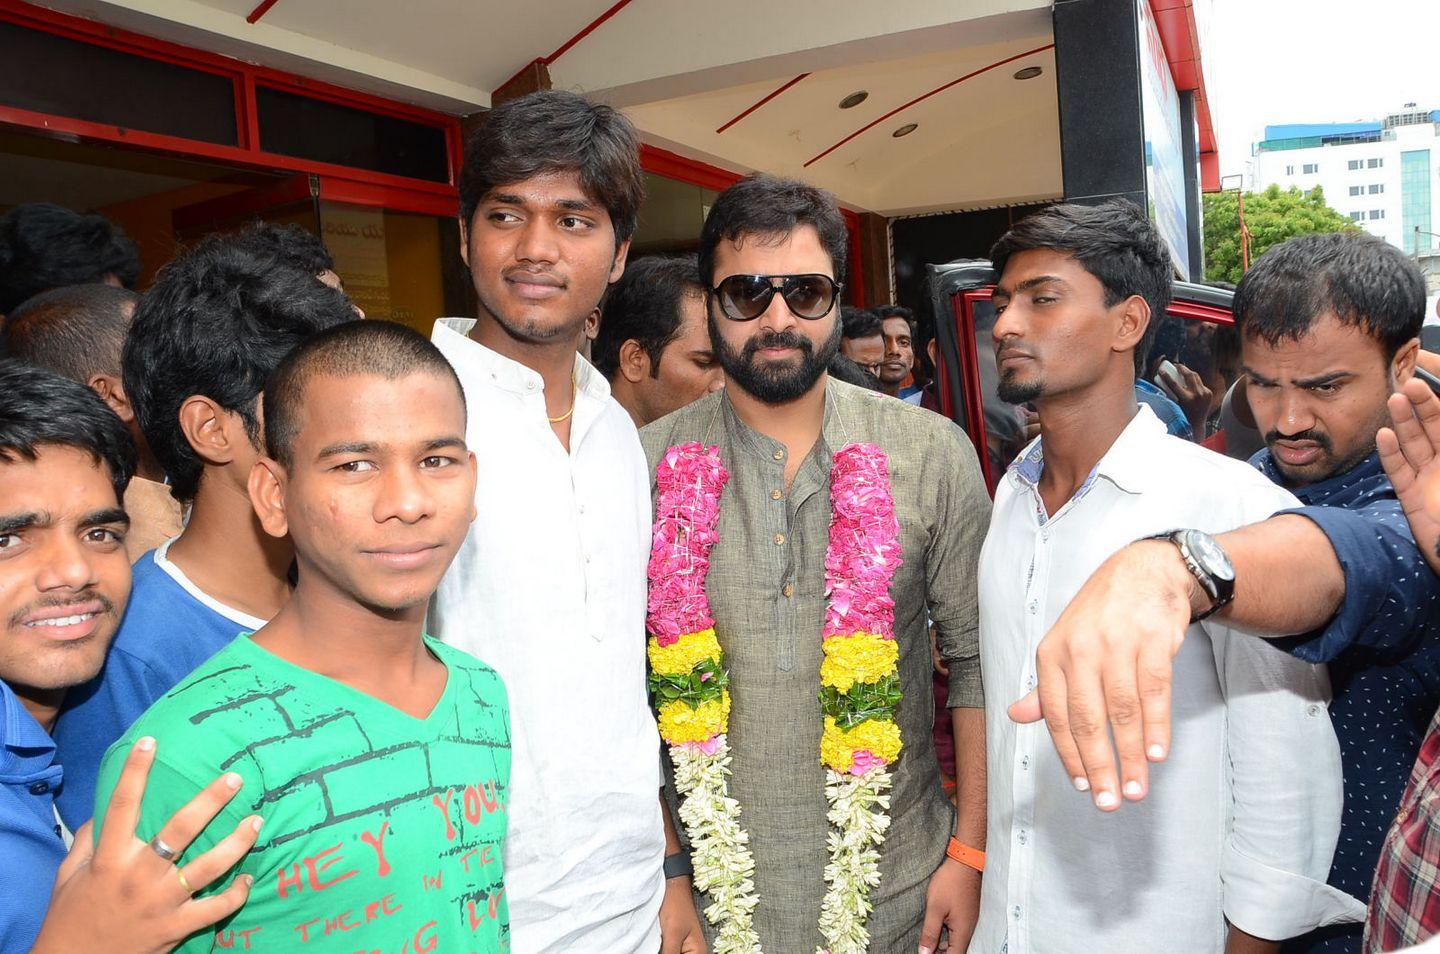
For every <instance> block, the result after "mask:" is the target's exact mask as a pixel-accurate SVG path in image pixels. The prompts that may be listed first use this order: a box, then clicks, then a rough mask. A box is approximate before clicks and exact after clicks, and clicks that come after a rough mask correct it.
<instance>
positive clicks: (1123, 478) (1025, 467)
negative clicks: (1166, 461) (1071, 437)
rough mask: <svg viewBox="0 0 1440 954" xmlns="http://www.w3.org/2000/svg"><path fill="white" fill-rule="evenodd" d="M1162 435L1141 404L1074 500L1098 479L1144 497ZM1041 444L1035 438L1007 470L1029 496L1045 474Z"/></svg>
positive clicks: (1157, 422) (1161, 426) (1158, 424)
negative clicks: (1100, 478) (1103, 479)
mask: <svg viewBox="0 0 1440 954" xmlns="http://www.w3.org/2000/svg"><path fill="white" fill-rule="evenodd" d="M1165 434H1166V430H1165V425H1164V424H1163V423H1161V421H1160V419H1159V418H1157V417H1156V416H1155V413H1154V412H1153V411H1151V410H1150V408H1148V407H1146V406H1144V405H1143V404H1142V405H1141V406H1140V409H1139V411H1138V412H1136V414H1135V416H1134V417H1133V418H1131V419H1130V423H1129V424H1126V425H1125V429H1124V430H1123V431H1121V432H1120V436H1119V437H1117V438H1116V439H1115V443H1113V444H1111V445H1110V449H1109V450H1107V451H1106V452H1105V455H1104V456H1103V457H1101V458H1100V460H1099V462H1098V463H1096V465H1095V468H1094V469H1093V470H1091V471H1090V476H1088V477H1086V478H1085V482H1084V483H1083V484H1081V485H1080V490H1079V491H1078V492H1077V493H1076V494H1075V499H1077V500H1078V499H1079V498H1080V497H1083V496H1084V495H1085V493H1086V492H1087V491H1088V490H1089V489H1090V487H1091V486H1092V485H1093V484H1094V483H1095V480H1096V479H1097V478H1099V477H1104V478H1105V479H1106V480H1108V481H1110V483H1112V484H1114V485H1115V486H1116V487H1118V488H1119V489H1121V490H1123V491H1125V492H1126V493H1130V494H1141V493H1144V492H1145V490H1146V489H1147V488H1148V487H1149V486H1150V485H1151V478H1152V475H1153V473H1154V469H1155V468H1154V467H1153V463H1154V459H1155V457H1154V455H1155V454H1156V452H1157V449H1156V447H1155V440H1156V438H1160V437H1164V436H1165ZM1043 441H1044V437H1037V438H1035V440H1034V441H1033V442H1032V443H1031V444H1030V446H1029V447H1027V448H1025V450H1024V451H1022V452H1021V454H1020V456H1019V457H1017V458H1016V459H1015V462H1014V463H1013V464H1011V465H1010V467H1009V473H1010V475H1011V479H1012V480H1014V481H1015V482H1016V484H1017V485H1019V486H1021V487H1024V488H1026V489H1028V490H1030V491H1032V492H1033V491H1034V490H1035V489H1036V488H1037V487H1038V485H1039V483H1040V475H1041V474H1042V473H1044V470H1045V451H1044V447H1043V446H1042V445H1043Z"/></svg>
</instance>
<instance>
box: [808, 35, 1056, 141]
mask: <svg viewBox="0 0 1440 954" xmlns="http://www.w3.org/2000/svg"><path fill="white" fill-rule="evenodd" d="M1053 49H1055V44H1054V43H1047V44H1045V45H1044V46H1037V47H1035V49H1033V50H1026V51H1025V52H1024V53H1016V54H1015V55H1014V56H1007V57H1006V58H1005V59H1003V60H997V61H996V62H994V63H991V64H990V65H989V66H982V67H980V69H978V70H975V71H973V72H970V73H966V74H965V75H964V76H962V77H960V78H959V79H953V80H951V81H950V82H948V83H946V84H945V85H944V86H937V87H935V88H934V89H932V90H931V91H930V92H928V93H924V94H922V95H920V96H916V97H915V98H914V99H912V100H910V102H908V103H905V104H904V105H903V106H896V107H895V108H894V109H892V110H890V112H888V113H886V114H885V115H884V116H881V117H880V118H879V119H876V120H874V121H872V122H869V123H866V124H865V125H864V126H861V127H860V128H859V129H857V130H855V131H854V132H853V133H851V134H850V135H848V136H846V137H845V138H844V139H842V140H840V141H839V142H837V143H836V144H835V145H833V146H831V147H830V148H829V149H826V150H825V151H824V152H822V153H820V154H819V155H818V156H815V157H814V158H812V159H810V160H809V161H808V162H806V163H805V168H807V169H808V168H809V167H810V166H812V165H814V164H815V163H817V162H819V161H820V160H821V159H824V158H825V157H826V156H828V155H830V153H832V152H834V151H835V150H836V149H839V148H840V147H841V146H843V145H845V144H846V143H847V142H849V141H851V140H852V139H854V138H856V137H857V136H859V135H861V134H862V133H866V132H868V131H870V130H871V129H874V128H875V127H876V126H878V125H880V124H881V123H883V122H884V121H885V120H887V119H889V118H891V117H892V116H895V115H896V114H898V113H902V112H904V111H905V110H907V109H909V108H910V107H911V106H914V105H915V104H916V103H919V102H922V101H924V100H927V99H929V98H930V97H931V96H934V95H936V94H937V93H943V92H945V91H946V90H947V89H949V88H951V87H952V86H958V85H960V84H961V83H963V82H965V81H966V80H968V79H974V78H975V77H977V76H979V75H980V74H982V73H988V72H990V71H991V70H993V69H996V68H998V67H1001V66H1004V65H1005V64H1006V63H1013V62H1015V61H1016V60H1023V59H1024V58H1025V57H1027V56H1033V55H1034V54H1036V53H1043V52H1045V51H1046V50H1053Z"/></svg>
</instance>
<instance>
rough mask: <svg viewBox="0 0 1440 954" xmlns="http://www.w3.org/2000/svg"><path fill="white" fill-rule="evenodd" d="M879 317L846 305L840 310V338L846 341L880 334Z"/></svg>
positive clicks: (863, 309)
mask: <svg viewBox="0 0 1440 954" xmlns="http://www.w3.org/2000/svg"><path fill="white" fill-rule="evenodd" d="M880 333H881V330H880V316H879V315H877V314H876V313H875V312H873V311H870V310H869V309H867V308H855V307H853V306H851V305H846V306H844V307H843V308H841V309H840V337H842V338H844V339H846V340H847V341H854V340H855V339H856V338H873V337H875V336H876V335H878V334H880Z"/></svg>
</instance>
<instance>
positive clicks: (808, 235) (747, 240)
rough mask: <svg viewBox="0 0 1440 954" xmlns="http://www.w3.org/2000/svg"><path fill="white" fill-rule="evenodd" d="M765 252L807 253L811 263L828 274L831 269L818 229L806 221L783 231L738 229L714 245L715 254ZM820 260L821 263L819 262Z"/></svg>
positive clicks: (750, 255) (749, 255)
mask: <svg viewBox="0 0 1440 954" xmlns="http://www.w3.org/2000/svg"><path fill="white" fill-rule="evenodd" d="M768 255H786V256H790V257H799V256H807V257H814V258H815V259H816V261H815V265H814V266H813V267H815V268H817V269H819V270H820V271H823V272H824V273H825V274H830V273H831V272H833V271H834V267H833V263H832V262H831V261H830V253H829V252H827V251H826V250H825V246H824V243H822V242H821V241H820V232H819V230H817V229H816V228H815V226H813V225H811V224H809V223H808V222H805V223H800V224H797V225H796V226H795V227H794V228H792V229H788V230H786V231H782V232H775V231H770V232H740V233H738V234H736V235H735V237H734V238H727V239H725V240H724V241H722V242H720V243H719V245H718V246H717V247H716V257H717V258H719V257H727V258H732V259H733V258H739V257H742V256H747V257H757V256H768ZM822 261H823V263H824V264H823V266H822V265H821V262H822Z"/></svg>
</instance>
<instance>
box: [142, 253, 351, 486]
mask: <svg viewBox="0 0 1440 954" xmlns="http://www.w3.org/2000/svg"><path fill="white" fill-rule="evenodd" d="M356 318H357V316H356V314H355V311H354V309H352V308H351V307H350V302H349V301H348V300H347V299H346V298H345V296H344V294H342V293H341V292H339V291H337V290H336V289H334V288H331V287H329V286H328V285H325V284H323V283H321V282H318V281H316V280H315V276H314V275H313V274H311V273H309V272H304V271H301V270H300V269H297V268H293V267H291V266H288V265H286V264H284V263H283V262H282V261H281V260H280V257H279V253H278V252H277V251H275V250H273V249H272V250H269V251H264V252H262V251H259V250H257V249H256V248H254V247H252V246H249V245H247V244H246V243H245V242H243V241H237V240H235V239H234V238H233V237H232V236H227V235H211V236H207V237H206V238H205V239H202V240H201V241H200V243H199V244H197V245H196V246H195V247H194V248H192V249H190V250H189V251H187V252H185V253H183V254H181V255H180V256H179V257H178V258H176V259H175V260H174V261H172V262H171V263H170V264H169V265H167V266H166V267H165V268H164V269H163V270H162V271H161V272H160V275H159V277H158V278H157V280H156V282H155V285H154V287H152V288H151V289H150V290H149V291H148V292H147V293H146V294H145V296H144V297H143V298H142V299H141V300H140V307H139V308H138V309H136V312H135V320H134V322H133V323H132V324H131V326H130V335H129V337H128V338H127V339H126V342H125V350H124V353H123V356H122V360H121V365H122V369H123V377H124V382H125V391H126V393H127V394H128V395H129V397H130V402H131V404H133V405H134V407H135V416H136V418H137V419H138V421H139V423H140V430H141V432H142V433H143V434H144V435H145V440H146V442H147V443H148V444H149V445H150V450H151V451H152V452H153V453H154V454H155V459H156V460H157V461H159V463H160V466H161V467H162V468H164V470H165V475H166V476H167V477H168V478H169V479H170V491H171V493H172V494H174V496H175V497H176V498H177V499H179V500H191V499H193V498H194V497H195V493H196V491H197V490H198V489H199V486H200V475H201V474H202V472H203V470H204V465H203V463H202V462H201V460H200V457H199V456H198V455H197V454H196V453H195V450H194V448H192V447H191V446H190V442H189V441H188V440H186V438H185V434H184V433H183V431H182V430H181V428H180V420H179V414H180V407H181V405H182V404H184V402H185V400H186V399H187V398H190V397H192V396H194V395H197V394H198V395H203V396H205V397H208V398H210V399H211V400H212V401H214V402H215V403H216V404H218V405H219V406H220V407H222V408H224V409H225V410H227V411H232V412H234V413H236V414H238V415H240V418H241V420H242V421H244V423H245V430H246V432H247V433H248V434H249V435H250V439H251V440H252V441H253V442H255V444H256V446H257V447H258V446H259V445H260V418H259V416H258V415H257V413H256V411H257V404H258V398H259V396H260V392H261V390H262V389H263V388H264V385H265V379H266V378H267V377H269V375H270V373H271V372H272V371H274V370H275V366H276V365H278V364H279V363H280V359H281V358H283V357H285V355H286V354H288V353H289V352H290V349H291V348H293V347H295V345H297V344H299V343H300V342H301V341H304V340H305V339H306V338H309V337H310V336H311V335H313V334H315V333H317V332H319V331H323V330H324V329H326V328H329V327H332V326H334V325H338V324H341V323H344V322H347V321H354V320H356Z"/></svg>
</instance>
